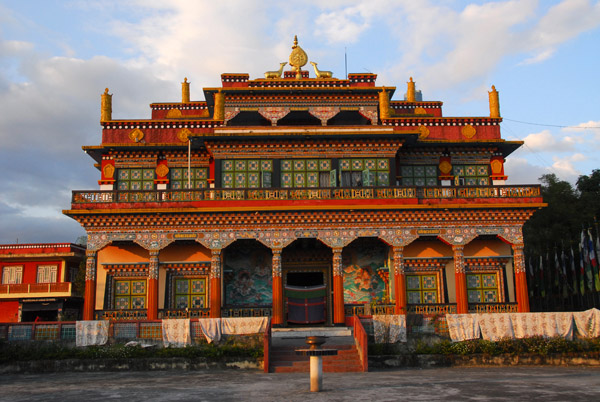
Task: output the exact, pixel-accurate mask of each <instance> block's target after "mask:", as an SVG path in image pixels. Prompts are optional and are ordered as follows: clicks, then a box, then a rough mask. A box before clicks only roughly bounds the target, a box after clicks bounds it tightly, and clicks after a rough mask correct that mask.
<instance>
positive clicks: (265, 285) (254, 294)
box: [223, 240, 273, 307]
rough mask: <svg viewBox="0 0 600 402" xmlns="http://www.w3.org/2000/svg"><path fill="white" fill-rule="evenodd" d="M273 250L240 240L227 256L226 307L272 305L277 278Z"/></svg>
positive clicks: (224, 260) (249, 241) (224, 259)
mask: <svg viewBox="0 0 600 402" xmlns="http://www.w3.org/2000/svg"><path fill="white" fill-rule="evenodd" d="M271 264H272V255H271V250H269V249H268V248H267V247H264V246H262V245H261V244H260V243H257V242H255V241H252V240H238V241H237V242H235V243H233V244H232V245H231V246H229V247H227V248H226V249H225V252H224V257H223V279H224V284H225V305H234V306H249V307H250V306H256V305H263V304H271V302H272V300H273V276H272V272H271Z"/></svg>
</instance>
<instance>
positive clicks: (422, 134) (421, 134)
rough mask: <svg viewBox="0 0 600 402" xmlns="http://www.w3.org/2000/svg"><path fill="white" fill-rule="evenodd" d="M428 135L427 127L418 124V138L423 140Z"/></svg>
mask: <svg viewBox="0 0 600 402" xmlns="http://www.w3.org/2000/svg"><path fill="white" fill-rule="evenodd" d="M427 137H429V129H428V128H427V127H426V126H419V139H420V140H423V139H425V138H427Z"/></svg>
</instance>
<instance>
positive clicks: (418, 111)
mask: <svg viewBox="0 0 600 402" xmlns="http://www.w3.org/2000/svg"><path fill="white" fill-rule="evenodd" d="M415 114H427V110H425V109H423V108H422V107H416V108H415Z"/></svg>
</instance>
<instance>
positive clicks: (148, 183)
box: [117, 168, 154, 190]
mask: <svg viewBox="0 0 600 402" xmlns="http://www.w3.org/2000/svg"><path fill="white" fill-rule="evenodd" d="M117 188H118V189H119V190H154V169H142V168H137V169H119V171H118V174H117Z"/></svg>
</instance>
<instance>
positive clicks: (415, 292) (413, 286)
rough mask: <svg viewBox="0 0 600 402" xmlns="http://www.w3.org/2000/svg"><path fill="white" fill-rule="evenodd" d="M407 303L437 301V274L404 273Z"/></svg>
mask: <svg viewBox="0 0 600 402" xmlns="http://www.w3.org/2000/svg"><path fill="white" fill-rule="evenodd" d="M406 292H407V296H408V297H407V298H408V304H426V303H437V302H438V284H437V276H436V275H431V274H420V275H406Z"/></svg>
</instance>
